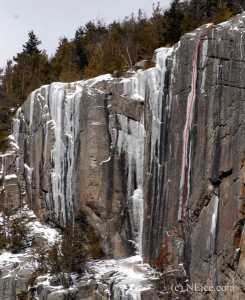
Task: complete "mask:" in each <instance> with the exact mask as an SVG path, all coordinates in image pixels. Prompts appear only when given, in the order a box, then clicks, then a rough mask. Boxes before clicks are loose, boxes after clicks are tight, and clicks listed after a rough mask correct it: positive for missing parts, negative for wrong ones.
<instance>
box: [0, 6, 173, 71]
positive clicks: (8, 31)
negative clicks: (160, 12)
mask: <svg viewBox="0 0 245 300" xmlns="http://www.w3.org/2000/svg"><path fill="white" fill-rule="evenodd" d="M158 1H159V2H160V4H161V6H162V7H163V8H168V7H169V3H170V2H171V0H156V1H154V0H0V2H1V5H0V25H1V30H0V40H1V47H0V67H4V66H6V62H7V60H9V59H12V58H13V56H15V55H16V53H18V52H21V51H22V45H23V44H25V42H27V40H28V32H29V31H31V30H33V31H34V32H35V34H36V35H37V37H38V38H39V39H40V40H41V41H42V44H41V45H40V49H45V50H47V53H48V55H49V56H50V55H51V54H54V53H55V49H56V48H57V46H58V42H59V38H60V37H64V36H66V37H67V38H69V39H71V38H73V37H74V35H75V31H76V29H77V28H78V27H80V26H82V25H85V24H86V23H87V22H88V21H90V20H94V21H96V20H98V19H103V20H104V21H105V22H106V23H107V24H108V23H110V22H112V21H114V20H119V19H121V20H122V19H123V17H124V16H129V15H130V14H131V13H135V14H137V13H138V9H139V8H141V9H142V10H143V11H144V12H146V13H147V15H148V16H149V15H150V14H151V12H152V4H153V3H157V2H158Z"/></svg>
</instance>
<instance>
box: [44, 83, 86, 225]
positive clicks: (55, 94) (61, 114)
mask: <svg viewBox="0 0 245 300" xmlns="http://www.w3.org/2000/svg"><path fill="white" fill-rule="evenodd" d="M75 89H76V86H75V85H73V86H72V87H71V90H68V86H67V85H66V84H61V83H55V84H52V85H51V91H50V97H49V106H50V115H51V118H52V120H53V122H54V128H55V143H54V148H53V150H52V153H51V157H52V160H53V163H54V169H53V172H52V174H51V179H52V192H53V198H54V210H55V213H56V217H57V218H58V217H59V216H60V214H61V215H62V219H63V222H64V223H66V222H67V216H68V218H69V219H70V217H71V216H72V215H73V191H72V177H73V166H74V162H75V158H74V155H75V141H76V138H77V135H78V131H79V111H80V109H79V107H80V96H81V91H82V90H81V89H80V92H78V93H77V94H76V95H74V94H75ZM64 143H65V144H64Z"/></svg>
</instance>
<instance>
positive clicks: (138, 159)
mask: <svg viewBox="0 0 245 300" xmlns="http://www.w3.org/2000/svg"><path fill="white" fill-rule="evenodd" d="M117 118H118V121H119V124H120V127H121V129H120V130H119V131H118V137H117V149H118V152H119V155H121V154H122V153H123V152H126V153H127V155H128V196H130V195H131V193H132V189H133V186H132V180H133V178H132V175H133V174H134V172H135V176H136V181H137V188H139V187H140V186H141V185H142V180H143V157H144V135H145V130H144V126H143V125H142V124H141V123H140V122H137V121H134V120H131V119H129V118H127V117H126V116H124V115H119V114H118V115H117Z"/></svg>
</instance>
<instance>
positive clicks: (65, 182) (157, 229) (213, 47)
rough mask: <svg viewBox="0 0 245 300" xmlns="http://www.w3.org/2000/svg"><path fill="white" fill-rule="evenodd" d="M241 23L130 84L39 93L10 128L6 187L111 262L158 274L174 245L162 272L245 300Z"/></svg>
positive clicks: (56, 87) (106, 82) (91, 83)
mask: <svg viewBox="0 0 245 300" xmlns="http://www.w3.org/2000/svg"><path fill="white" fill-rule="evenodd" d="M244 22H245V14H241V15H240V16H237V17H236V18H234V19H232V20H231V21H229V22H226V23H223V24H220V25H218V26H214V27H213V28H212V29H210V30H209V31H208V32H207V34H206V35H205V36H203V34H204V32H205V31H206V30H207V28H208V25H207V26H203V27H201V28H199V29H197V30H196V31H194V32H192V33H190V34H187V35H185V36H184V37H183V38H182V39H181V41H180V42H179V43H178V44H177V45H175V46H174V47H173V48H169V49H167V48H161V49H158V50H157V51H156V53H155V61H156V66H155V67H154V68H151V69H148V70H146V71H139V72H137V73H136V74H132V76H131V77H128V78H119V79H114V78H112V77H111V76H110V75H105V76H101V77H98V78H95V79H93V80H88V81H82V82H76V83H71V84H65V83H53V84H51V85H50V86H43V87H41V88H40V89H38V90H36V91H34V92H33V93H32V94H31V95H30V96H29V97H28V99H27V101H26V102H25V104H24V105H23V106H22V107H21V108H20V109H19V110H18V112H17V115H16V119H15V120H14V133H13V137H12V139H13V143H12V144H13V147H15V154H13V157H15V169H16V170H12V171H6V170H5V169H6V168H5V169H4V170H5V171H4V172H3V175H2V184H3V185H4V184H5V186H6V182H7V180H10V178H9V175H10V174H16V175H17V177H18V182H19V187H20V188H21V191H22V192H23V191H24V192H26V196H25V197H26V198H27V201H28V203H29V204H30V206H31V208H33V209H34V211H35V212H36V214H37V215H38V216H39V217H41V218H42V219H43V220H46V221H50V222H53V223H56V224H59V225H61V226H64V225H65V224H67V223H69V222H73V221H79V222H81V221H84V222H89V223H90V224H91V225H92V226H93V227H94V229H95V231H96V233H97V235H98V238H99V239H100V242H101V245H102V248H103V251H104V252H105V254H106V255H107V256H108V257H115V258H117V257H122V256H128V255H131V254H133V253H135V252H139V254H141V255H142V256H143V258H144V260H145V261H146V262H149V263H150V264H151V265H153V266H155V265H156V264H157V262H159V257H160V256H161V253H163V246H164V245H165V246H166V240H169V242H168V245H167V247H165V248H164V255H163V256H162V257H163V260H162V261H161V260H160V262H159V264H160V265H161V266H162V267H163V268H164V270H170V269H173V268H176V266H178V264H180V263H183V264H184V268H185V270H186V271H187V275H188V277H189V280H190V281H191V282H194V283H202V284H210V285H215V286H217V285H219V286H234V289H235V292H220V293H218V294H215V293H213V296H215V297H216V298H219V299H224V294H226V297H228V298H227V299H239V298H238V297H239V296H240V295H243V292H244V291H245V281H244V279H245V278H244V274H245V257H244V253H245V252H244V251H245V245H244V236H245V229H244V218H245V217H244V200H245V188H244V187H245V160H244V159H245V154H244V146H245V137H244V129H245V124H244V115H245V111H244V109H245V105H244V102H245V100H244V99H245V83H244V82H245V60H244V57H245V41H243V31H244V28H245V23H244ZM201 38H203V41H202V44H201V45H200V47H199V48H198V51H197V45H198V43H199V41H200V39H201ZM195 55H196V70H195V69H194V67H193V63H194V61H195ZM194 71H195V72H194ZM193 72H194V73H195V74H193ZM192 100H193V101H192ZM5 165H6V164H5ZM6 176H8V177H6ZM4 178H5V181H4ZM4 182H5V183H4ZM5 190H6V189H5ZM184 193H185V195H186V196H183V195H184ZM21 195H22V197H21V198H23V196H24V195H23V193H21ZM5 196H6V195H5V194H4V190H3V191H2V197H5ZM185 198H186V202H187V203H186V204H187V205H186V208H185ZM16 201H17V202H18V201H19V199H17V200H16ZM183 220H184V222H182V221H183ZM182 223H183V224H182ZM180 225H181V226H180ZM176 226H177V229H178V230H174V232H175V233H174V234H172V233H173V229H175V228H176ZM170 236H171V238H169V237H170ZM200 297H201V298H200V299H204V298H203V297H204V296H200ZM232 297H233V298H232ZM235 297H237V298H235ZM195 299H197V298H195Z"/></svg>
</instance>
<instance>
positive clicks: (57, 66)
mask: <svg viewBox="0 0 245 300" xmlns="http://www.w3.org/2000/svg"><path fill="white" fill-rule="evenodd" d="M243 2H244V1H241V0H237V1H236V0H228V1H227V0H226V1H224V0H223V1H222V0H191V1H179V0H174V1H172V3H171V5H170V8H168V9H166V10H164V9H163V8H162V7H161V5H160V3H158V4H157V5H153V10H152V14H151V16H150V17H148V16H147V15H146V14H145V13H144V12H143V11H142V10H140V9H139V11H138V15H137V16H136V15H134V14H132V15H131V16H129V17H125V18H124V19H123V20H122V21H114V22H112V23H110V24H108V25H107V24H105V23H103V22H102V21H98V22H94V21H90V22H88V23H87V24H85V25H84V26H81V27H79V28H78V29H77V30H76V32H75V35H74V38H73V39H71V40H68V39H67V38H66V37H63V38H60V40H59V45H58V47H57V49H56V53H55V55H54V56H52V57H50V58H49V57H48V56H47V54H46V52H45V50H40V49H39V47H40V44H41V41H40V40H39V39H38V37H37V36H36V35H35V33H34V32H33V31H31V32H29V39H28V41H27V42H26V43H25V44H24V45H23V49H22V52H21V53H18V54H17V55H16V56H15V57H13V60H9V61H8V62H7V65H6V67H5V68H4V69H2V70H0V71H1V85H0V150H2V151H3V150H4V149H5V148H6V147H7V140H6V137H7V135H8V134H9V132H10V129H11V128H10V124H11V118H12V115H13V112H14V111H15V109H16V108H17V107H18V106H20V105H21V104H22V103H23V102H24V101H25V99H26V98H27V96H28V94H29V93H30V92H31V91H32V90H34V89H36V88H38V87H39V86H41V85H43V84H48V83H51V82H54V81H65V82H71V81H75V80H81V79H86V78H90V77H94V76H97V75H100V74H104V73H112V74H114V76H121V75H123V74H124V73H125V72H126V71H127V70H129V69H133V68H134V65H135V63H136V62H139V61H141V60H144V61H145V63H144V67H145V68H147V67H149V66H151V58H152V55H153V51H154V49H156V48H158V47H162V46H172V45H173V44H174V43H176V42H178V40H179V39H180V37H181V36H182V35H183V34H185V33H186V32H189V31H191V30H193V29H195V28H197V27H198V26H200V25H202V24H204V23H207V22H213V23H219V22H222V21H225V20H227V19H229V18H230V17H231V16H232V15H235V14H237V13H239V12H240V11H241V10H243V9H244V7H243V6H244V4H243Z"/></svg>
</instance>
